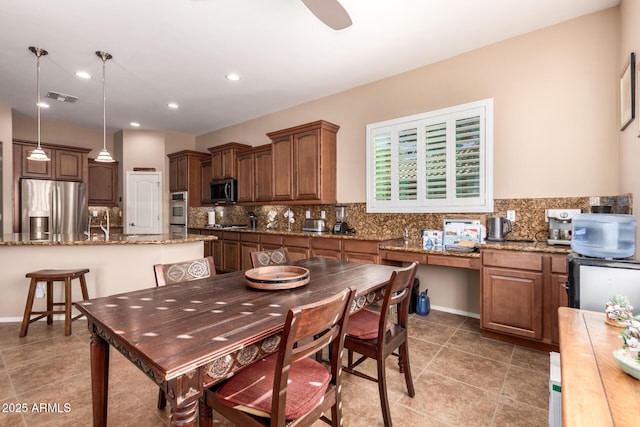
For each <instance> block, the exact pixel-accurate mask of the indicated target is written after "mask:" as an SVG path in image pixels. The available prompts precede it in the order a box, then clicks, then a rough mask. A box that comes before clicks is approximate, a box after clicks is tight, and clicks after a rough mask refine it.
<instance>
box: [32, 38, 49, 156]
mask: <svg viewBox="0 0 640 427" xmlns="http://www.w3.org/2000/svg"><path fill="white" fill-rule="evenodd" d="M29 50H30V51H31V52H32V53H33V54H34V55H35V56H36V58H37V60H36V93H37V95H36V99H37V100H36V110H37V112H38V119H37V120H38V146H37V147H36V148H35V149H34V150H33V151H32V152H31V154H29V156H28V157H27V160H35V161H38V162H48V161H50V160H51V159H50V158H49V156H47V153H45V152H44V150H43V149H42V147H40V57H41V56H45V55H48V54H49V52H47V51H46V50H44V49H40V48H39V47H34V46H29Z"/></svg>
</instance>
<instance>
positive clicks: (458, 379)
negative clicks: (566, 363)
mask: <svg viewBox="0 0 640 427" xmlns="http://www.w3.org/2000/svg"><path fill="white" fill-rule="evenodd" d="M410 321H411V323H410V335H411V338H410V352H411V353H410V354H411V369H412V373H413V379H414V384H415V389H416V396H415V397H414V398H413V399H412V398H409V397H408V396H407V394H406V388H405V385H404V380H403V377H402V375H401V374H400V373H399V372H398V369H397V364H396V363H395V360H390V363H389V366H388V367H387V378H388V380H389V401H390V404H391V405H392V417H393V422H394V425H395V426H420V427H427V426H443V427H444V426H518V425H522V426H528V427H531V426H546V425H547V417H548V413H547V411H548V377H549V373H548V372H549V356H548V354H547V353H542V352H536V351H532V350H528V349H525V348H522V347H518V346H513V345H510V344H505V343H502V342H499V341H494V340H489V339H485V338H482V337H481V336H480V333H479V322H478V320H477V319H472V318H468V317H463V316H458V315H454V314H449V313H444V312H439V311H434V310H432V311H431V313H430V314H429V315H428V316H426V317H421V316H417V315H415V314H413V315H411V320H410ZM18 331H19V324H18V323H2V324H0V405H1V408H0V426H2V427H4V426H11V427H15V426H91V425H92V420H91V378H90V373H89V334H88V332H87V329H86V327H85V326H84V324H83V322H82V320H79V321H77V322H74V325H73V334H72V335H71V336H69V337H65V336H64V332H63V323H62V322H54V325H53V326H50V327H47V325H46V323H45V322H36V323H32V324H31V326H30V327H29V334H28V335H27V336H26V337H25V338H18ZM369 362H370V361H367V362H365V364H363V365H362V366H363V367H364V368H363V369H364V370H367V371H369V372H370V373H372V372H375V364H374V363H369ZM110 363H111V368H110V378H109V387H110V388H109V415H108V420H109V425H112V426H128V425H131V426H165V425H167V424H168V422H169V412H168V410H163V411H159V410H157V409H156V407H155V406H156V399H157V393H158V390H157V387H156V386H155V384H153V383H152V382H151V380H149V379H148V378H147V377H146V376H145V375H144V374H142V373H141V372H140V371H139V370H138V369H137V368H136V367H134V366H133V364H131V363H130V362H128V361H127V360H125V359H124V358H123V357H122V356H121V355H120V354H119V353H118V352H116V351H113V350H112V351H111V362H110ZM343 384H344V387H343V402H344V412H343V413H344V425H345V426H347V427H359V426H362V427H371V426H382V421H381V418H382V415H381V411H380V405H379V400H378V391H377V385H376V384H375V383H373V382H370V381H367V380H364V379H361V378H357V377H354V376H350V375H348V374H345V377H344V379H343ZM21 408H23V409H24V411H23V412H16V411H17V410H19V409H21ZM216 425H221V426H223V425H230V424H229V423H227V422H225V420H223V419H220V420H216ZM322 425H326V424H324V423H322V422H321V421H318V422H317V423H315V424H314V427H315V426H322Z"/></svg>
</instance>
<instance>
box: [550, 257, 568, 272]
mask: <svg viewBox="0 0 640 427" xmlns="http://www.w3.org/2000/svg"><path fill="white" fill-rule="evenodd" d="M551 272H552V273H560V274H567V257H566V256H565V255H554V256H552V257H551Z"/></svg>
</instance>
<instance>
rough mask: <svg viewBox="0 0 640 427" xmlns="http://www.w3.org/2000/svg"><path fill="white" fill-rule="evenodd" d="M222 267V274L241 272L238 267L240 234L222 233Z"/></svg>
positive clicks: (234, 232) (233, 232) (232, 232)
mask: <svg viewBox="0 0 640 427" xmlns="http://www.w3.org/2000/svg"><path fill="white" fill-rule="evenodd" d="M221 249H222V267H221V270H222V271H223V272H225V273H226V272H231V271H238V270H241V267H240V233H238V232H236V231H223V232H222V246H221Z"/></svg>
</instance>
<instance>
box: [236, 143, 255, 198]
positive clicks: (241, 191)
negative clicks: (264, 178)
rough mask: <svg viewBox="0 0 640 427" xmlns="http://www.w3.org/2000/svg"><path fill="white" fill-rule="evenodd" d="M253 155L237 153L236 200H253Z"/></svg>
mask: <svg viewBox="0 0 640 427" xmlns="http://www.w3.org/2000/svg"><path fill="white" fill-rule="evenodd" d="M254 182H255V170H254V155H253V153H244V154H239V155H238V202H253V200H254Z"/></svg>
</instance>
